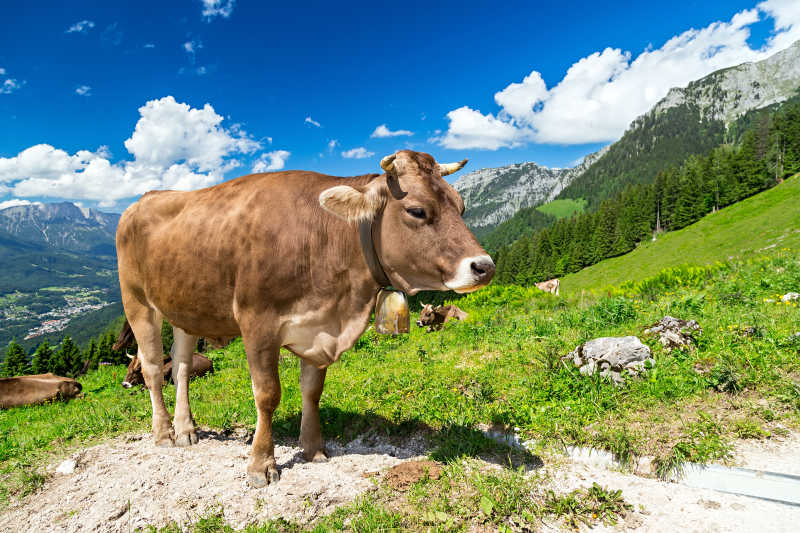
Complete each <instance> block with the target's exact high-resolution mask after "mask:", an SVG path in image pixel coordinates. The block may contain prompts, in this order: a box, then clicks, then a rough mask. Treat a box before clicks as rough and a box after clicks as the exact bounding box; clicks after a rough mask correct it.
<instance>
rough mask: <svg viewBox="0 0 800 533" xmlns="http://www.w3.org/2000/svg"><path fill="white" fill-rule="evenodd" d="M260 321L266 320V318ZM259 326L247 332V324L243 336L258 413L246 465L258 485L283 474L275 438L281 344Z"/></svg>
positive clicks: (254, 484) (279, 399)
mask: <svg viewBox="0 0 800 533" xmlns="http://www.w3.org/2000/svg"><path fill="white" fill-rule="evenodd" d="M259 322H260V324H263V321H259ZM261 327H263V326H261ZM258 329H259V328H258V327H256V328H254V331H253V332H248V330H247V329H246V328H242V340H243V341H244V349H245V351H246V352H247V364H248V366H249V367H250V379H251V381H252V385H253V397H254V398H255V402H256V411H257V413H258V419H257V421H256V433H255V435H254V436H253V448H252V450H251V451H250V462H249V463H248V465H247V479H248V481H249V483H250V485H251V486H253V487H257V488H258V487H264V486H266V484H267V483H274V482H276V481H278V479H279V477H280V475H279V473H278V465H277V463H276V462H275V443H274V441H273V440H272V413H274V412H275V409H277V407H278V404H279V403H280V401H281V383H280V378H279V377H278V353H279V350H280V347H279V346H278V344H277V343H276V342H275V340H274V339H273V338H265V336H264V334H263V333H261V332H259V331H258Z"/></svg>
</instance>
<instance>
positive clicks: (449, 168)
mask: <svg viewBox="0 0 800 533" xmlns="http://www.w3.org/2000/svg"><path fill="white" fill-rule="evenodd" d="M467 161H469V160H468V159H464V160H463V161H460V162H458V163H439V172H441V174H442V176H447V175H449V174H452V173H453V172H458V171H459V170H461V169H462V168H464V165H466V164H467Z"/></svg>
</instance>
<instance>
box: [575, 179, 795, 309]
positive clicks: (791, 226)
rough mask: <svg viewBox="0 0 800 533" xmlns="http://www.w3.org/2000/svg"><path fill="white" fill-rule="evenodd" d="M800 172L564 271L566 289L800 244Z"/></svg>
mask: <svg viewBox="0 0 800 533" xmlns="http://www.w3.org/2000/svg"><path fill="white" fill-rule="evenodd" d="M798 198H800V176H795V177H793V178H791V179H788V180H786V181H784V182H783V183H782V184H780V185H778V186H776V187H774V188H772V189H768V190H766V191H764V192H762V193H759V194H756V195H755V196H751V197H750V198H747V199H745V200H742V201H741V202H738V203H736V204H733V205H731V206H729V207H726V208H724V209H721V210H720V211H718V212H716V213H712V214H709V215H706V216H705V217H704V218H702V219H701V220H699V221H698V222H696V223H695V224H692V225H691V226H688V227H686V228H684V229H681V230H678V231H672V232H669V233H664V234H662V235H659V236H658V239H657V240H656V241H649V240H646V241H644V242H642V243H641V244H639V246H638V247H637V248H636V249H635V250H633V251H632V252H630V253H628V254H625V255H623V256H620V257H614V258H611V259H606V260H605V261H602V262H600V263H597V264H596V265H592V266H590V267H587V268H584V269H583V270H581V271H580V272H576V273H575V274H569V275H567V276H565V277H564V278H563V279H562V281H561V290H562V291H563V292H568V293H572V292H576V291H581V290H586V289H596V288H598V287H602V286H605V285H608V286H613V285H618V284H621V283H625V282H627V281H640V280H642V279H644V278H647V277H650V276H655V275H656V274H657V273H658V272H659V271H661V270H663V269H665V268H668V267H674V266H679V265H685V264H693V265H705V264H709V263H713V262H715V261H725V260H726V259H727V258H728V257H741V256H743V255H745V254H753V253H758V252H759V251H762V250H764V251H766V250H769V249H772V248H781V247H789V248H797V247H800V206H798V204H797V199H798Z"/></svg>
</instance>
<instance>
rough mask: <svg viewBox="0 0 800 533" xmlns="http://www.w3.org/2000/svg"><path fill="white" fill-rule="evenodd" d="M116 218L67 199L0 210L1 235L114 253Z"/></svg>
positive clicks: (47, 245)
mask: <svg viewBox="0 0 800 533" xmlns="http://www.w3.org/2000/svg"><path fill="white" fill-rule="evenodd" d="M119 217H120V215H119V214H117V213H104V212H101V211H97V210H95V209H91V208H83V207H79V206H77V205H75V204H72V203H70V202H59V203H49V204H44V203H34V204H29V205H20V206H14V207H7V208H6V209H3V210H0V238H5V239H6V240H13V241H18V242H19V243H20V244H22V245H43V246H44V247H45V248H56V249H60V250H69V251H73V252H90V253H100V254H110V255H113V254H114V234H115V232H116V230H117V223H118V222H119Z"/></svg>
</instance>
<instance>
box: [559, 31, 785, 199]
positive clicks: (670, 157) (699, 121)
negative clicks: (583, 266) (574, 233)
mask: <svg viewBox="0 0 800 533" xmlns="http://www.w3.org/2000/svg"><path fill="white" fill-rule="evenodd" d="M798 88H800V41H797V42H795V43H794V44H793V45H792V46H790V47H789V48H787V49H786V50H782V51H780V52H778V53H776V54H774V55H772V56H770V57H768V58H767V59H764V60H762V61H758V62H754V63H743V64H741V65H738V66H735V67H731V68H727V69H722V70H718V71H716V72H713V73H711V74H709V75H708V76H705V77H704V78H701V79H699V80H697V81H693V82H691V83H690V84H689V85H687V86H686V87H685V88H673V89H670V91H669V93H668V94H667V96H665V97H664V98H663V99H662V100H661V101H660V102H658V103H657V104H656V105H655V106H654V107H653V108H652V109H651V110H650V111H648V112H647V113H645V114H644V115H642V116H640V117H638V118H637V119H636V120H634V121H633V122H632V123H631V125H630V127H629V128H628V130H627V131H626V132H625V134H624V135H623V136H622V138H621V139H620V140H618V141H617V142H615V143H614V144H612V145H611V146H610V147H609V148H608V152H607V153H606V154H605V155H604V156H603V157H602V158H600V159H598V160H597V162H596V163H594V164H593V165H592V166H591V167H589V168H588V169H587V170H586V171H585V172H583V173H581V175H580V176H577V177H576V178H575V179H574V180H573V181H572V182H571V183H570V184H569V185H568V186H567V187H565V188H564V190H563V191H562V192H561V193H560V194H559V196H558V197H559V198H586V199H588V200H589V208H592V207H596V206H597V205H599V204H600V203H601V202H602V201H603V200H604V199H606V198H609V197H611V196H613V195H614V194H616V193H617V192H619V191H621V190H623V189H624V188H625V187H626V186H627V185H631V184H637V183H650V182H652V181H653V180H654V179H655V177H656V174H657V173H658V172H659V171H660V170H663V169H665V168H667V167H669V166H677V165H679V164H680V163H681V162H683V161H684V160H685V159H686V158H688V157H689V156H691V155H703V154H706V153H708V152H709V151H710V150H711V149H713V148H714V147H716V146H718V145H719V144H721V143H723V142H732V141H736V140H737V139H735V138H731V137H732V136H735V135H736V132H737V131H739V130H740V129H741V128H738V127H731V126H735V123H736V122H737V121H738V120H740V119H742V118H744V117H745V116H746V115H747V114H748V113H750V114H752V113H753V112H754V111H755V110H759V109H764V108H767V107H770V106H775V105H777V104H780V103H781V102H784V101H786V100H789V99H790V98H792V97H793V96H796V95H797V93H798ZM745 122H747V120H745Z"/></svg>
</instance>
